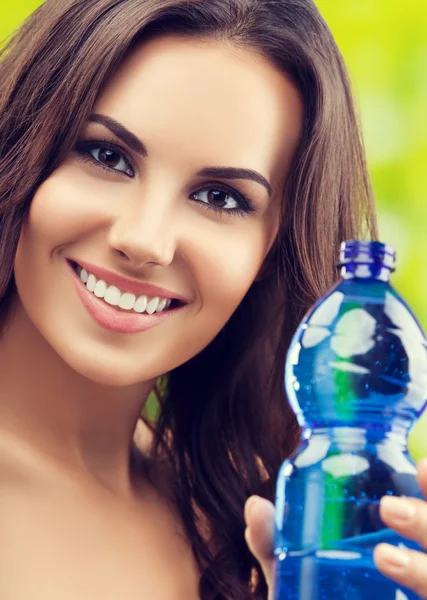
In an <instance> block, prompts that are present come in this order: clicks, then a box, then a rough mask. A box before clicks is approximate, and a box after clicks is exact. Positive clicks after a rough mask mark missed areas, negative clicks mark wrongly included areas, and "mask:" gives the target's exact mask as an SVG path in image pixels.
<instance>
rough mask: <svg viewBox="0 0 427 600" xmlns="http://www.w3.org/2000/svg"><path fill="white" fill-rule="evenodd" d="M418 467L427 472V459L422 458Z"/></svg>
mask: <svg viewBox="0 0 427 600" xmlns="http://www.w3.org/2000/svg"><path fill="white" fill-rule="evenodd" d="M417 467H418V469H421V470H422V471H427V458H421V459H420V460H419V461H418V462H417Z"/></svg>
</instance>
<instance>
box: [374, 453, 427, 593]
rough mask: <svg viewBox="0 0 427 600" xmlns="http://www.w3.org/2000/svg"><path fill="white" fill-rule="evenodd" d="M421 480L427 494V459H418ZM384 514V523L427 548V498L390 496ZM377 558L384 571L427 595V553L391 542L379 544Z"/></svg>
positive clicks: (382, 515) (410, 587) (381, 509)
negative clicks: (400, 546) (426, 499)
mask: <svg viewBox="0 0 427 600" xmlns="http://www.w3.org/2000/svg"><path fill="white" fill-rule="evenodd" d="M418 483H419V485H420V488H421V491H422V493H423V494H424V496H425V497H427V459H424V460H421V461H420V462H419V463H418ZM380 516H381V519H382V520H383V521H384V523H385V524H386V525H387V526H388V527H391V528H392V529H394V530H395V531H397V533H399V534H400V535H403V536H404V537H406V538H409V539H410V540H414V541H416V542H417V543H418V544H419V545H420V546H421V547H422V548H425V549H427V502H424V500H418V499H416V498H396V497H391V496H386V497H384V498H383V499H382V500H381V505H380ZM374 561H375V564H376V566H377V568H378V569H379V570H380V571H381V573H382V574H383V575H386V576H387V577H390V578H391V579H393V580H394V581H397V582H398V583H399V584H400V585H402V586H404V587H406V588H408V589H410V590H413V591H414V592H415V593H416V594H417V595H418V596H420V597H422V598H425V597H427V554H424V553H423V552H418V551H415V550H409V549H406V548H396V546H391V545H389V544H379V545H378V546H377V547H376V548H375V551H374Z"/></svg>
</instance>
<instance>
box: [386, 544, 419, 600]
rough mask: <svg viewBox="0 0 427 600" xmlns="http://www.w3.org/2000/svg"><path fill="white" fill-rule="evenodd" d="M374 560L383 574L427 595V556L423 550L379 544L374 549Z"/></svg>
mask: <svg viewBox="0 0 427 600" xmlns="http://www.w3.org/2000/svg"><path fill="white" fill-rule="evenodd" d="M374 562H375V565H376V567H377V568H378V569H379V571H381V573H382V574H383V575H386V576H387V577H390V578H391V579H393V580H394V581H396V582H397V583H398V584H400V585H402V586H403V587H406V588H408V589H410V590H413V591H414V592H415V593H416V594H417V596H420V597H421V598H424V597H427V556H426V555H425V554H423V553H422V552H417V551H415V550H409V549H408V548H397V547H396V546H391V545H390V544H379V545H378V546H377V547H376V548H375V550H374Z"/></svg>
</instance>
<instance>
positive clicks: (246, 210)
mask: <svg viewBox="0 0 427 600" xmlns="http://www.w3.org/2000/svg"><path fill="white" fill-rule="evenodd" d="M95 149H104V150H110V151H112V152H115V153H117V154H118V155H119V156H120V158H122V159H123V160H124V161H125V162H126V163H127V164H128V165H129V167H130V170H131V171H132V175H129V174H128V172H125V171H120V170H117V169H114V168H111V167H107V166H106V165H104V164H103V163H101V162H99V161H98V160H97V159H96V158H95V157H94V156H93V155H92V154H91V151H93V150H95ZM76 152H77V154H78V155H79V158H80V160H82V161H84V162H88V163H90V164H91V165H94V166H95V167H97V168H99V169H102V171H104V172H106V173H109V174H111V173H116V174H118V175H121V176H123V177H128V178H132V177H134V175H135V171H134V169H133V167H132V165H131V163H130V161H129V159H128V158H127V156H126V152H125V151H124V149H123V148H121V147H120V146H118V145H116V144H111V143H110V142H103V141H101V140H85V141H81V142H78V143H77V144H76ZM212 190H214V191H219V192H224V193H225V194H227V195H228V196H231V197H233V198H234V199H235V200H236V201H237V203H238V205H239V206H238V207H236V208H220V207H218V206H214V205H213V204H208V203H207V202H202V201H200V200H194V202H197V203H198V204H199V205H201V206H202V207H203V208H205V209H206V210H210V211H214V212H215V213H216V214H218V215H220V216H223V215H224V213H228V214H230V216H231V215H233V216H239V217H245V216H248V215H249V214H250V213H252V212H255V208H254V207H253V206H252V203H251V202H250V201H249V200H248V199H247V198H246V197H245V196H244V195H243V194H241V193H240V192H238V191H237V190H235V189H233V188H231V187H228V186H227V185H224V184H222V183H221V184H220V183H217V182H212V183H208V184H205V185H204V186H203V187H202V188H200V189H198V190H197V191H196V192H192V194H191V196H194V195H197V194H200V193H202V192H206V191H212Z"/></svg>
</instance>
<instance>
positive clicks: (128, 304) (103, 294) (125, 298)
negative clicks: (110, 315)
mask: <svg viewBox="0 0 427 600" xmlns="http://www.w3.org/2000/svg"><path fill="white" fill-rule="evenodd" d="M77 275H79V277H80V279H81V280H82V281H83V283H84V284H86V288H87V289H88V290H89V292H92V293H93V294H95V296H96V297H97V298H99V299H100V300H104V302H106V303H107V304H109V305H110V306H118V307H119V308H121V309H123V310H128V311H133V312H136V313H138V314H142V313H147V314H149V315H152V314H154V313H156V312H157V313H159V312H162V311H164V310H167V309H168V308H169V307H170V305H171V302H172V300H171V299H170V298H159V297H158V296H155V297H154V298H150V297H148V296H146V295H145V294H143V295H142V296H136V295H135V294H131V293H130V292H122V291H121V290H119V288H117V287H116V286H115V285H109V284H108V283H107V282H106V281H104V280H103V279H97V278H96V277H95V275H93V274H92V273H89V272H88V271H87V270H86V269H83V268H82V267H80V266H77Z"/></svg>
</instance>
